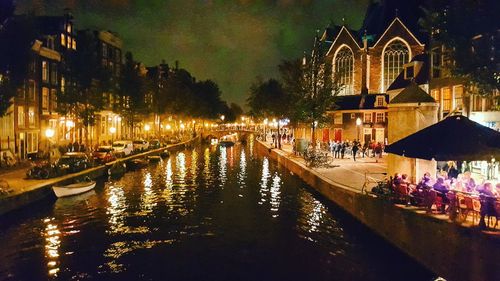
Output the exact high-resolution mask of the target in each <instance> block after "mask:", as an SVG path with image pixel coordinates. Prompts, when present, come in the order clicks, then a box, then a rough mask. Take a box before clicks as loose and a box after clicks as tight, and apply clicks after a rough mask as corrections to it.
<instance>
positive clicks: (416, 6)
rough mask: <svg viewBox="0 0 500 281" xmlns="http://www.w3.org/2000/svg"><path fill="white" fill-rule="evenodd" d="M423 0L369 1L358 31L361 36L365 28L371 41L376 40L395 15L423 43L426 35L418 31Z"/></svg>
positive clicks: (419, 29) (423, 4)
mask: <svg viewBox="0 0 500 281" xmlns="http://www.w3.org/2000/svg"><path fill="white" fill-rule="evenodd" d="M425 2H426V1H425V0H405V1H401V0H380V1H378V2H373V1H371V4H370V5H369V6H368V9H367V10H366V14H365V18H364V20H363V25H362V26H361V28H360V30H359V32H360V34H359V37H361V36H362V35H363V34H364V33H365V30H366V34H367V35H369V36H372V38H373V42H372V43H374V42H376V41H377V40H378V39H379V38H380V37H381V36H382V34H383V33H384V31H385V30H387V28H388V26H389V25H390V24H391V23H392V22H393V21H394V19H395V18H396V17H398V18H399V19H401V21H402V22H403V23H404V25H405V26H406V27H407V28H408V29H409V30H410V31H411V33H412V34H413V35H415V37H416V38H417V39H418V41H420V42H422V43H424V42H425V39H426V36H425V34H424V33H422V32H420V31H421V27H420V26H419V23H418V21H419V19H420V18H421V17H423V10H422V9H421V7H423V6H425Z"/></svg>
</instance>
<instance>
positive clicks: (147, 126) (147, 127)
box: [144, 124, 151, 138]
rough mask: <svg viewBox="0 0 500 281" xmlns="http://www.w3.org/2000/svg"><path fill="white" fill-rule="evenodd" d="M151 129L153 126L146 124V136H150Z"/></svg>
mask: <svg viewBox="0 0 500 281" xmlns="http://www.w3.org/2000/svg"><path fill="white" fill-rule="evenodd" d="M150 129H151V127H150V126H149V124H146V125H144V131H146V138H148V136H149V130H150Z"/></svg>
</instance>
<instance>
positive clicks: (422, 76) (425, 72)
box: [387, 54, 429, 91]
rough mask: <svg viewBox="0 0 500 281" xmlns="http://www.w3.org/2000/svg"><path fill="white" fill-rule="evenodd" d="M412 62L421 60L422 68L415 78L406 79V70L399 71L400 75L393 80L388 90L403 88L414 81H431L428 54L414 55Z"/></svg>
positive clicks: (422, 82) (424, 82)
mask: <svg viewBox="0 0 500 281" xmlns="http://www.w3.org/2000/svg"><path fill="white" fill-rule="evenodd" d="M411 62H421V63H422V68H421V69H420V71H419V72H418V73H417V75H416V76H415V78H413V79H405V72H404V70H403V71H401V73H399V75H398V77H396V79H395V80H394V82H392V84H391V85H390V86H389V88H388V89H387V91H392V90H396V89H403V88H406V87H408V86H409V85H410V84H411V83H412V81H413V82H414V83H417V85H423V84H427V83H429V59H428V56H427V55H426V54H419V55H416V56H414V57H413V59H412V60H411ZM411 62H410V63H411Z"/></svg>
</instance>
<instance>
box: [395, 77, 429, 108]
mask: <svg viewBox="0 0 500 281" xmlns="http://www.w3.org/2000/svg"><path fill="white" fill-rule="evenodd" d="M423 102H436V100H434V98H432V97H431V96H430V95H429V94H427V93H426V92H425V91H424V90H422V89H421V88H420V87H419V86H418V85H417V84H416V83H415V82H411V83H410V85H408V87H406V88H405V89H404V90H403V91H401V93H399V94H398V95H397V96H395V97H394V98H393V99H392V100H391V101H390V104H396V103H423Z"/></svg>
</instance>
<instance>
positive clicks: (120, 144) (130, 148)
mask: <svg viewBox="0 0 500 281" xmlns="http://www.w3.org/2000/svg"><path fill="white" fill-rule="evenodd" d="M113 149H114V152H115V156H117V157H125V156H129V155H130V154H132V152H134V144H133V143H132V141H127V140H121V141H115V142H113Z"/></svg>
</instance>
